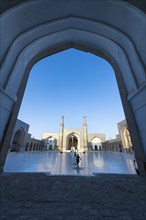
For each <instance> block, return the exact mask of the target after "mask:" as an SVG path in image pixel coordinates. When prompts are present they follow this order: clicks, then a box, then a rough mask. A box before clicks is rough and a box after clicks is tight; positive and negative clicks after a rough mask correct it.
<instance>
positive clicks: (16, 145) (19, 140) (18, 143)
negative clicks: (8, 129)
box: [10, 129, 24, 152]
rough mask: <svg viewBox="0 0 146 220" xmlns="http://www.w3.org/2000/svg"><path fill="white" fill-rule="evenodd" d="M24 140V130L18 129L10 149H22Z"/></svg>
mask: <svg viewBox="0 0 146 220" xmlns="http://www.w3.org/2000/svg"><path fill="white" fill-rule="evenodd" d="M23 140H24V134H23V131H22V130H21V129H19V130H18V131H16V133H15V135H14V138H13V141H12V146H11V150H10V151H17V152H18V151H20V149H21V147H22V144H23Z"/></svg>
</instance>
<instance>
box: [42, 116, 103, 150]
mask: <svg viewBox="0 0 146 220" xmlns="http://www.w3.org/2000/svg"><path fill="white" fill-rule="evenodd" d="M42 140H43V141H44V142H45V148H46V149H47V150H54V149H58V150H60V151H61V152H68V151H70V150H71V148H72V147H74V148H75V149H76V150H78V151H79V152H86V151H87V150H90V149H92V150H102V143H103V142H105V134H98V133H90V134H88V131H87V123H86V116H84V117H83V126H82V128H81V129H67V128H64V116H62V117H61V121H60V131H59V133H44V134H43V136H42Z"/></svg>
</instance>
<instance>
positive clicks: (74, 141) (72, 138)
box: [66, 134, 78, 150]
mask: <svg viewBox="0 0 146 220" xmlns="http://www.w3.org/2000/svg"><path fill="white" fill-rule="evenodd" d="M67 139H68V141H67V146H66V150H71V149H72V147H74V148H75V150H77V149H78V138H77V136H76V135H74V134H71V135H69V137H68V138H67Z"/></svg>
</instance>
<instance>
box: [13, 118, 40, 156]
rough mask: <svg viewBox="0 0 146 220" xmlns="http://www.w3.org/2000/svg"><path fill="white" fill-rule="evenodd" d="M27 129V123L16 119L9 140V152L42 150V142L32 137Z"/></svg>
mask: <svg viewBox="0 0 146 220" xmlns="http://www.w3.org/2000/svg"><path fill="white" fill-rule="evenodd" d="M28 130H29V124H27V123H25V122H23V121H21V120H19V119H17V121H16V124H15V128H14V131H13V135H12V139H11V142H10V151H11V152H13V151H15V152H19V151H36V150H43V148H44V142H43V141H41V140H38V139H36V138H32V137H31V134H29V133H28Z"/></svg>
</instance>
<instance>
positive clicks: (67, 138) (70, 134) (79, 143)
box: [65, 132, 81, 151]
mask: <svg viewBox="0 0 146 220" xmlns="http://www.w3.org/2000/svg"><path fill="white" fill-rule="evenodd" d="M72 135H74V136H75V137H76V138H77V140H78V148H77V149H78V150H79V151H80V149H81V138H80V135H79V134H77V132H71V133H69V134H68V135H67V136H66V138H65V139H66V142H65V143H66V147H67V143H68V141H69V137H70V136H72ZM66 147H65V150H66Z"/></svg>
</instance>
